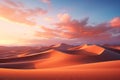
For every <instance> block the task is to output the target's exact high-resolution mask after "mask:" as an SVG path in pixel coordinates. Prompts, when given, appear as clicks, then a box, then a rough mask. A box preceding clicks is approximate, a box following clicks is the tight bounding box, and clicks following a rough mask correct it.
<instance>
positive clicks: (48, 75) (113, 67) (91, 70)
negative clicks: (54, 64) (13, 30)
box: [0, 60, 120, 80]
mask: <svg viewBox="0 0 120 80" xmlns="http://www.w3.org/2000/svg"><path fill="white" fill-rule="evenodd" d="M119 64H120V60H119V61H110V62H101V63H93V64H92V63H91V64H86V65H74V66H67V67H60V68H48V69H30V70H18V69H4V68H1V69H0V79H1V80H120V77H119V73H120V69H119V67H120V65H119Z"/></svg>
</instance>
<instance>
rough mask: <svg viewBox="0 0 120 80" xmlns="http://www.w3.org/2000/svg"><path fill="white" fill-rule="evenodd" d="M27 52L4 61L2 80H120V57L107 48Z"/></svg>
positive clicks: (0, 70)
mask: <svg viewBox="0 0 120 80" xmlns="http://www.w3.org/2000/svg"><path fill="white" fill-rule="evenodd" d="M22 48H23V47H22ZM3 49H5V48H1V50H3ZM7 49H8V50H10V49H9V48H7ZM26 49H27V50H25V48H23V52H22V49H19V48H18V49H17V50H20V52H21V53H16V51H17V50H14V48H12V55H14V53H15V55H16V56H14V57H4V58H0V67H1V68H0V80H80V79H82V80H88V79H89V80H120V77H119V75H120V74H119V73H120V54H119V53H118V52H116V51H113V50H110V49H107V48H106V47H101V46H98V45H87V44H84V45H80V46H72V45H67V44H59V45H53V46H50V47H43V48H36V47H35V49H34V48H31V49H32V50H33V51H31V50H30V49H29V50H28V48H27V47H26ZM39 49H40V50H39ZM10 51H11V50H10ZM29 51H30V52H29ZM31 52H37V53H31ZM0 54H1V55H3V54H2V53H0ZM7 54H8V53H7ZM7 54H5V55H7ZM0 57H1V56H0Z"/></svg>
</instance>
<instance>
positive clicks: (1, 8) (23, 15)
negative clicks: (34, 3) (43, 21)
mask: <svg viewBox="0 0 120 80" xmlns="http://www.w3.org/2000/svg"><path fill="white" fill-rule="evenodd" d="M46 13H47V11H46V10H43V9H42V8H33V9H30V8H27V7H25V6H24V4H22V3H21V2H13V1H12V0H4V1H3V3H0V17H2V18H5V19H7V20H9V21H13V22H17V23H22V24H27V25H35V24H36V22H35V20H33V18H34V17H36V16H40V15H44V14H46Z"/></svg>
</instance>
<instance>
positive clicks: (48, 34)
mask: <svg viewBox="0 0 120 80" xmlns="http://www.w3.org/2000/svg"><path fill="white" fill-rule="evenodd" d="M56 1H57V0H1V1H0V45H11V46H12V45H36V44H37V45H38V44H39V45H44V44H47V45H51V44H56V43H72V44H74V43H88V44H93V43H94V44H120V42H119V41H120V38H119V37H120V11H119V8H120V6H119V4H118V3H119V2H120V1H119V0H115V1H113V2H111V1H109V0H104V1H101V2H97V1H96V0H92V1H91V2H90V1H89V0H79V1H77V0H75V1H72V0H65V1H63V2H61V1H58V2H56ZM108 2H109V3H108ZM95 4H98V5H95ZM71 5H72V6H71ZM93 5H94V6H93ZM102 7H104V9H103V8H102ZM98 10H99V11H98Z"/></svg>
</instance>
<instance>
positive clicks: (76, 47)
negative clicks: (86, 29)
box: [68, 44, 88, 50]
mask: <svg viewBox="0 0 120 80" xmlns="http://www.w3.org/2000/svg"><path fill="white" fill-rule="evenodd" d="M86 47H88V45H87V44H83V45H80V46H75V47H72V48H69V49H68V50H80V49H84V48H86Z"/></svg>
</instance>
